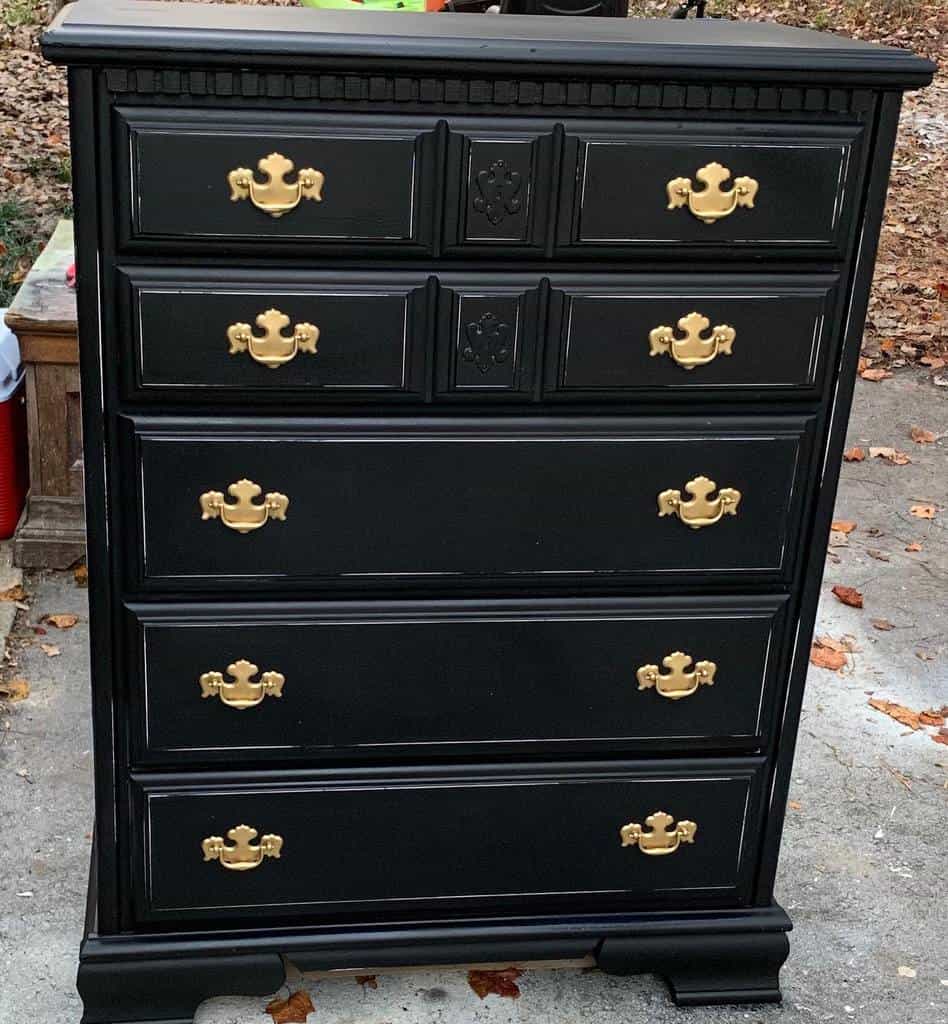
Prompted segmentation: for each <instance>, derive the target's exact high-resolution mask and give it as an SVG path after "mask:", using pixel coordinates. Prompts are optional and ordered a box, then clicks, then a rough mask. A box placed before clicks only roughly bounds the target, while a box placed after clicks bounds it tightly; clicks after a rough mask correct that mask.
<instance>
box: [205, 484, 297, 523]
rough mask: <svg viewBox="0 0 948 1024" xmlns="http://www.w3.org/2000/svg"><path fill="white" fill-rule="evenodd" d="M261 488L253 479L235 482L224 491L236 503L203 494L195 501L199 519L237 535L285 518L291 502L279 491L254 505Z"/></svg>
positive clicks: (217, 493)
mask: <svg viewBox="0 0 948 1024" xmlns="http://www.w3.org/2000/svg"><path fill="white" fill-rule="evenodd" d="M262 491H263V488H262V487H261V486H260V485H259V484H255V483H254V482H253V480H238V481H237V482H236V483H232V484H231V485H230V486H229V487H228V488H227V493H228V494H229V495H230V496H231V497H232V498H235V499H236V500H235V501H233V502H227V501H225V500H224V495H223V493H222V492H221V491H205V492H204V493H203V494H202V495H201V497H200V498H199V499H198V502H199V504H200V506H201V518H202V519H220V521H221V522H222V523H223V524H224V525H225V526H226V527H227V528H228V529H229V530H236V531H237V532H238V533H250V532H251V530H259V529H260V527H261V526H263V525H264V524H265V523H267V522H269V520H271V519H279V520H283V519H286V510H287V508H288V507H289V504H290V499H289V498H288V497H287V496H286V495H285V494H281V493H280V492H279V491H269V492H268V493H267V494H265V495H264V496H263V501H262V502H259V503H258V502H255V501H254V498H258V497H260V494H261V493H262Z"/></svg>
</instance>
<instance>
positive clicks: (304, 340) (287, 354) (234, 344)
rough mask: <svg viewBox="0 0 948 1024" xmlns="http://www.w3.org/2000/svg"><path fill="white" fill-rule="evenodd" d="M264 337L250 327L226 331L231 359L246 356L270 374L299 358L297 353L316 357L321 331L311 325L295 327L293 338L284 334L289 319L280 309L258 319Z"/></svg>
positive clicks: (236, 327)
mask: <svg viewBox="0 0 948 1024" xmlns="http://www.w3.org/2000/svg"><path fill="white" fill-rule="evenodd" d="M256 324H257V327H259V328H260V329H261V330H262V331H263V334H262V335H259V334H254V332H253V330H252V328H251V326H250V324H243V323H236V324H231V325H230V327H228V328H227V340H228V341H229V342H230V355H232V356H236V355H239V354H240V353H241V352H247V353H248V354H249V355H250V358H251V359H253V360H254V362H257V363H260V365H261V366H266V367H268V368H269V369H271V370H275V369H276V368H277V367H279V366H282V365H283V364H284V363H288V362H289V361H290V360H291V359H295V358H296V354H297V352H309V353H310V354H311V355H316V344H317V342H318V341H319V328H318V327H316V326H314V325H313V324H309V323H300V324H295V325H294V327H293V332H292V334H289V335H287V334H284V333H283V332H284V330H285V329H286V328H287V327H289V326H290V318H289V317H288V316H287V315H286V314H285V313H281V312H280V310H278V309H268V310H266V312H264V313H260V314H258V316H257V319H256Z"/></svg>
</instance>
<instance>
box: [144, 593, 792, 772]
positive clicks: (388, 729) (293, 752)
mask: <svg viewBox="0 0 948 1024" xmlns="http://www.w3.org/2000/svg"><path fill="white" fill-rule="evenodd" d="M785 605H786V598H784V597H781V596H774V597H763V598H761V597H756V598H728V599H725V598H714V599H712V598H703V599H692V600H690V601H685V600H683V599H674V600H672V599H664V600H663V599H654V598H653V599H642V600H603V599H598V600H586V601H582V600H573V601H562V600H557V601H552V600H546V601H543V600H534V601H509V602H501V601H480V602H475V601H467V602H415V603H405V602H399V603H387V604H383V603H381V602H371V603H366V602H360V603H355V602H354V603H352V604H351V605H339V604H334V605H330V604H324V605H318V604H312V605H292V604H284V603H280V604H273V605H269V606H259V605H257V606H250V607H241V606H234V605H229V606H228V605H199V606H193V605H168V606H158V607H155V606H149V605H139V606H135V607H132V608H131V609H129V612H128V616H129V626H130V635H131V643H132V647H131V651H130V656H131V659H132V666H133V668H132V674H131V677H130V678H131V679H132V680H133V685H132V686H131V688H130V689H131V694H130V696H131V700H132V703H133V705H134V706H135V708H136V711H137V713H136V716H135V718H136V721H137V722H138V723H139V724H138V726H136V728H135V736H134V742H133V746H134V749H135V758H136V761H138V762H139V763H143V764H161V763H167V764H175V763H191V764H195V763H200V762H215V761H221V760H226V761H228V763H232V762H234V761H246V762H248V763H250V762H259V761H265V760H268V759H272V758H274V757H277V758H292V759H299V758H310V759H312V758H320V759H325V758H339V757H342V758H345V757H352V756H355V755H357V756H358V757H359V758H360V760H365V759H366V758H369V759H378V758H386V757H390V756H393V755H410V756H418V755H423V756H428V757H430V756H469V755H471V754H472V753H477V754H479V755H484V754H489V753H493V752H498V753H500V752H506V753H511V752H513V751H518V752H519V753H521V754H523V753H526V752H528V751H529V752H536V753H556V752H557V750H558V749H559V745H560V744H562V743H564V742H566V743H569V744H570V749H571V750H574V751H575V750H577V749H585V750H589V751H593V752H598V753H603V752H605V751H609V752H616V751H626V752H632V753H634V752H638V751H642V752H654V751H656V750H661V751H663V752H667V751H670V750H681V751H687V750H710V749H721V750H750V749H754V748H757V747H759V746H761V745H762V744H763V742H764V741H765V738H766V734H767V731H768V721H769V710H770V708H771V706H772V701H773V696H774V690H775V683H777V682H778V681H779V678H780V675H781V661H782V647H783V643H782V641H783V628H782V627H783V622H784V608H785ZM666 659H667V661H666Z"/></svg>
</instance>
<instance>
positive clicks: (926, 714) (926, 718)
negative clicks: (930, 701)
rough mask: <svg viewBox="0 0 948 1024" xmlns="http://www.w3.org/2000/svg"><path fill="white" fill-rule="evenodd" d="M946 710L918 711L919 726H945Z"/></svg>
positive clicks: (947, 709)
mask: <svg viewBox="0 0 948 1024" xmlns="http://www.w3.org/2000/svg"><path fill="white" fill-rule="evenodd" d="M946 711H948V708H927V709H926V710H925V711H919V713H918V720H919V723H920V724H921V725H934V726H942V725H944V724H945V712H946Z"/></svg>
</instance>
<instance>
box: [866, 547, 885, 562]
mask: <svg viewBox="0 0 948 1024" xmlns="http://www.w3.org/2000/svg"><path fill="white" fill-rule="evenodd" d="M866 554H867V555H868V556H869V557H870V558H874V559H875V560H876V561H877V562H889V561H891V559H890V558H889V556H888V555H887V554H886V553H885V552H884V551H880V550H879V549H878V548H866Z"/></svg>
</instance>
